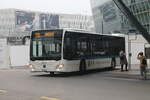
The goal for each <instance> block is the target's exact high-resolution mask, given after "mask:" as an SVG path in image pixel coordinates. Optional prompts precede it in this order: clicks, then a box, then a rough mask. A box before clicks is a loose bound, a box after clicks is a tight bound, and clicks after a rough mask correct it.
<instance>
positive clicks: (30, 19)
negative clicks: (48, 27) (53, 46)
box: [16, 11, 35, 31]
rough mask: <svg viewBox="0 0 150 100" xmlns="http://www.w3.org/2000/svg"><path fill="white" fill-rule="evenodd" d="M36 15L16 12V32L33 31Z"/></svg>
mask: <svg viewBox="0 0 150 100" xmlns="http://www.w3.org/2000/svg"><path fill="white" fill-rule="evenodd" d="M34 20H35V14H34V13H31V12H25V11H16V30H18V31H31V30H32V29H33V26H34Z"/></svg>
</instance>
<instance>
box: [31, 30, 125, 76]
mask: <svg viewBox="0 0 150 100" xmlns="http://www.w3.org/2000/svg"><path fill="white" fill-rule="evenodd" d="M121 50H125V39H124V37H117V36H112V35H103V34H98V33H90V32H86V31H77V30H69V29H68V30H67V29H54V30H37V31H33V32H32V35H31V43H30V68H32V72H49V73H50V74H54V73H55V72H76V71H80V72H85V71H86V70H93V69H100V68H106V67H112V68H115V66H116V64H117V63H119V52H120V51H121Z"/></svg>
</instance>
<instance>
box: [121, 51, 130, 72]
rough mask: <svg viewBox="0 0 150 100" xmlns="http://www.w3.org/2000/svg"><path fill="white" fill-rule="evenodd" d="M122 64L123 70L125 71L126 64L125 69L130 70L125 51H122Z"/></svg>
mask: <svg viewBox="0 0 150 100" xmlns="http://www.w3.org/2000/svg"><path fill="white" fill-rule="evenodd" d="M120 64H121V71H122V72H123V71H124V70H123V69H124V65H125V71H128V68H127V67H128V62H127V58H126V54H125V53H124V51H123V50H122V51H120Z"/></svg>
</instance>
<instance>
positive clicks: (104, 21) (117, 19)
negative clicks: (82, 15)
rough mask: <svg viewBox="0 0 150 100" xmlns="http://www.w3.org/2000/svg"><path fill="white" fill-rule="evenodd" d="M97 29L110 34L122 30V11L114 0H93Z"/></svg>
mask: <svg viewBox="0 0 150 100" xmlns="http://www.w3.org/2000/svg"><path fill="white" fill-rule="evenodd" d="M91 7H92V13H93V18H94V24H95V29H96V30H95V31H96V32H98V33H103V34H109V33H118V32H120V30H121V16H120V11H119V10H118V8H117V7H116V5H115V4H114V2H113V1H110V0H109V1H108V0H107V2H105V3H102V2H101V0H91Z"/></svg>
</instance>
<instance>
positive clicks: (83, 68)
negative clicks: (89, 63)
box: [80, 60, 86, 73]
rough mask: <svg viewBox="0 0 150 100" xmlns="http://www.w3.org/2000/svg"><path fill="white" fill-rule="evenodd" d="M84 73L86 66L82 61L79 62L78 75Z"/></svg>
mask: <svg viewBox="0 0 150 100" xmlns="http://www.w3.org/2000/svg"><path fill="white" fill-rule="evenodd" d="M85 72H86V64H85V60H82V61H81V62H80V73H85Z"/></svg>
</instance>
